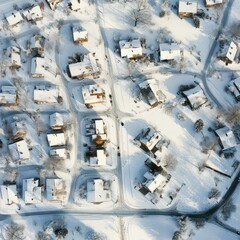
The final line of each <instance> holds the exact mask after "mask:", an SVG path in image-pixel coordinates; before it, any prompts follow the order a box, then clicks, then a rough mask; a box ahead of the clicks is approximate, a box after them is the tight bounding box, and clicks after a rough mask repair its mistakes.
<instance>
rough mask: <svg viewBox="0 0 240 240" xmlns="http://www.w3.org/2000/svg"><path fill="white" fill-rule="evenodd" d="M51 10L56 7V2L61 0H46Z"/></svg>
mask: <svg viewBox="0 0 240 240" xmlns="http://www.w3.org/2000/svg"><path fill="white" fill-rule="evenodd" d="M46 1H47V2H48V4H49V6H50V8H51V9H52V10H55V9H56V6H57V4H58V3H60V2H61V1H62V0H46Z"/></svg>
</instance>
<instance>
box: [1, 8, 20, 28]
mask: <svg viewBox="0 0 240 240" xmlns="http://www.w3.org/2000/svg"><path fill="white" fill-rule="evenodd" d="M5 17H6V19H7V22H8V24H9V25H10V26H14V25H16V24H18V23H19V22H21V21H22V20H23V18H22V15H21V13H20V12H18V11H15V10H14V11H11V12H9V13H7V14H5Z"/></svg>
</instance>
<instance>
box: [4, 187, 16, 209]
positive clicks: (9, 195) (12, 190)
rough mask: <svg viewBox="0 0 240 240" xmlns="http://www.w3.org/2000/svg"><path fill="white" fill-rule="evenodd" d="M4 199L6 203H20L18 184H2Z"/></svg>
mask: <svg viewBox="0 0 240 240" xmlns="http://www.w3.org/2000/svg"><path fill="white" fill-rule="evenodd" d="M1 194H2V201H3V203H4V204H6V205H10V204H12V203H18V197H17V194H18V193H17V186H16V185H1Z"/></svg>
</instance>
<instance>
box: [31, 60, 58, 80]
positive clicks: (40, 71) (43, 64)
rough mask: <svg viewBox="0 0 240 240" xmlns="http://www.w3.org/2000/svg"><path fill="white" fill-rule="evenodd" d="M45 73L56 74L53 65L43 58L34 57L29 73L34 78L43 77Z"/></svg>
mask: <svg viewBox="0 0 240 240" xmlns="http://www.w3.org/2000/svg"><path fill="white" fill-rule="evenodd" d="M47 73H51V74H53V75H55V74H56V69H55V67H54V66H52V65H51V64H50V62H47V60H46V59H45V58H41V57H36V58H33V59H32V62H31V75H32V77H34V78H43V77H44V76H45V75H46V74H47Z"/></svg>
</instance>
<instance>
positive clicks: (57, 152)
mask: <svg viewBox="0 0 240 240" xmlns="http://www.w3.org/2000/svg"><path fill="white" fill-rule="evenodd" d="M50 156H51V157H59V158H64V159H65V158H66V156H67V152H66V148H57V149H51V150H50Z"/></svg>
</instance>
